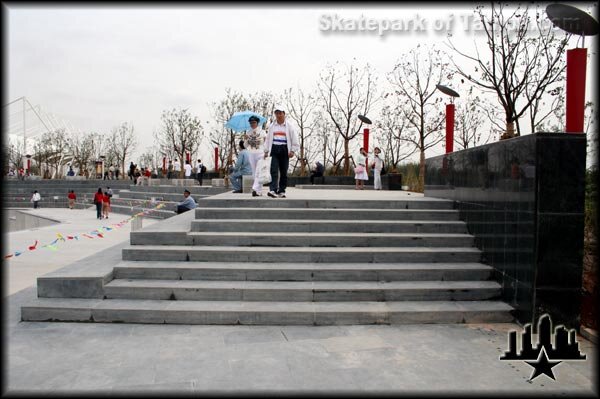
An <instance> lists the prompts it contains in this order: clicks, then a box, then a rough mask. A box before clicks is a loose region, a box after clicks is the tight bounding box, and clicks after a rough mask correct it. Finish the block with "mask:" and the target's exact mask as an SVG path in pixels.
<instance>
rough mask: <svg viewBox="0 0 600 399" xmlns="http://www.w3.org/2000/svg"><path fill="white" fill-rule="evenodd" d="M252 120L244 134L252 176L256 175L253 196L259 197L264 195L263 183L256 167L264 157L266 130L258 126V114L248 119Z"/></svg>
mask: <svg viewBox="0 0 600 399" xmlns="http://www.w3.org/2000/svg"><path fill="white" fill-rule="evenodd" d="M248 122H250V129H251V130H249V131H247V132H246V134H245V135H244V145H245V148H246V150H247V151H248V155H249V160H250V166H251V167H252V176H254V183H253V184H252V196H253V197H259V196H261V195H262V184H260V182H259V180H258V171H257V169H256V163H257V162H258V160H259V159H261V158H263V156H264V155H263V153H264V150H263V146H264V143H265V136H266V134H265V131H264V130H263V129H262V128H261V127H259V126H258V123H259V122H260V119H258V117H256V116H251V117H250V118H249V119H248Z"/></svg>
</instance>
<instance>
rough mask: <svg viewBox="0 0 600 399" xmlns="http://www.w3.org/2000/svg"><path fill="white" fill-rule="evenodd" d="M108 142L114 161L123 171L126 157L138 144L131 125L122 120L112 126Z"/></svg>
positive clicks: (129, 155)
mask: <svg viewBox="0 0 600 399" xmlns="http://www.w3.org/2000/svg"><path fill="white" fill-rule="evenodd" d="M108 144H109V145H108V147H109V152H110V153H111V154H114V157H115V163H116V164H117V165H119V167H120V169H121V171H122V172H123V173H124V172H125V170H126V169H125V163H126V162H127V157H131V154H132V153H133V151H135V149H136V147H137V144H138V143H137V138H136V137H135V133H134V128H133V125H130V124H128V123H127V122H123V123H121V125H120V126H117V127H114V128H113V129H112V131H111V132H110V135H109V141H108Z"/></svg>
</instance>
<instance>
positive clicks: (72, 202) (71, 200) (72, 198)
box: [67, 190, 77, 209]
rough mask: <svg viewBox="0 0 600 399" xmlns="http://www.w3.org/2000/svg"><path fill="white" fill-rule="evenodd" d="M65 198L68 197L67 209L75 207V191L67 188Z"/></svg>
mask: <svg viewBox="0 0 600 399" xmlns="http://www.w3.org/2000/svg"><path fill="white" fill-rule="evenodd" d="M67 198H68V199H69V209H73V208H74V207H75V200H76V199H77V196H76V195H75V191H73V190H69V194H67Z"/></svg>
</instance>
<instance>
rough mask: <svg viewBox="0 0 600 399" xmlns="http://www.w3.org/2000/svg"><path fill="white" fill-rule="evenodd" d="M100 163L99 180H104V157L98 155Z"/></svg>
mask: <svg viewBox="0 0 600 399" xmlns="http://www.w3.org/2000/svg"><path fill="white" fill-rule="evenodd" d="M99 158H100V162H102V166H101V169H100V170H101V172H100V179H104V158H106V157H105V156H104V155H100V157H99Z"/></svg>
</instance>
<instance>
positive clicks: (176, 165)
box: [173, 158, 181, 179]
mask: <svg viewBox="0 0 600 399" xmlns="http://www.w3.org/2000/svg"><path fill="white" fill-rule="evenodd" d="M173 173H174V174H175V179H179V177H180V176H179V175H180V174H181V164H180V163H179V159H177V158H175V162H173Z"/></svg>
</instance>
